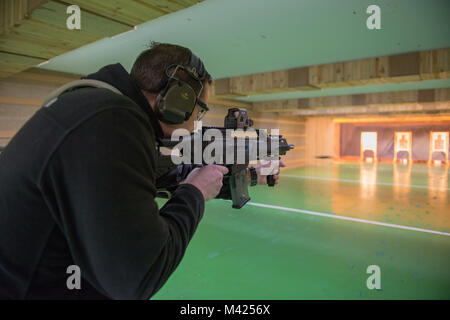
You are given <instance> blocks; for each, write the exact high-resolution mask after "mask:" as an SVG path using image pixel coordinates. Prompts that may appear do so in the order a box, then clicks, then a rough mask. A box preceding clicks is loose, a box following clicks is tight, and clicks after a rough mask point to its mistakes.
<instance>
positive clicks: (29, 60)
mask: <svg viewBox="0 0 450 320" xmlns="http://www.w3.org/2000/svg"><path fill="white" fill-rule="evenodd" d="M44 61H45V60H44V59H40V58H33V57H27V56H21V55H15V54H9V53H5V52H0V77H7V76H10V75H12V74H14V73H17V72H20V71H23V70H26V69H28V68H30V67H32V66H34V65H37V64H39V63H41V62H44Z"/></svg>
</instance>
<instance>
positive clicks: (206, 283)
mask: <svg viewBox="0 0 450 320" xmlns="http://www.w3.org/2000/svg"><path fill="white" fill-rule="evenodd" d="M282 175H283V176H282V178H281V183H280V185H279V186H277V187H275V188H273V189H272V188H268V187H263V186H258V187H254V188H251V197H252V199H251V202H252V203H258V204H266V205H275V206H281V207H286V208H293V209H301V210H308V211H312V214H306V213H302V212H292V211H287V210H283V209H280V208H277V209H274V208H267V207H257V206H252V205H246V206H245V207H244V208H243V209H241V210H235V209H232V208H231V204H230V203H229V202H226V201H221V200H213V201H210V202H208V203H207V205H206V210H205V216H204V218H203V220H202V221H201V223H200V226H199V228H198V230H197V232H196V234H195V236H194V238H193V239H192V241H191V243H190V245H189V247H188V250H187V252H186V255H185V257H184V259H183V261H182V262H181V264H180V266H179V267H178V269H177V270H176V271H175V272H174V274H173V275H172V277H171V278H170V279H169V281H168V282H167V283H166V284H165V285H164V287H163V288H162V289H161V290H160V291H159V292H158V293H157V294H156V295H155V296H154V297H153V299H450V274H449V272H450V236H449V234H448V233H449V232H450V219H449V216H450V183H449V172H448V169H447V168H444V167H428V166H426V165H413V166H412V167H408V166H402V165H398V166H396V167H394V166H393V165H392V164H378V165H376V166H375V165H371V164H363V165H360V164H356V163H353V164H348V163H347V164H333V165H317V166H305V167H302V168H298V169H293V170H286V171H283V174H282ZM160 203H161V204H162V203H163V201H161V202H160ZM316 213H318V214H321V213H326V214H333V215H337V216H345V217H353V218H358V219H364V220H367V221H369V222H370V221H375V222H377V221H378V222H384V223H389V224H390V225H394V227H388V226H380V225H374V224H371V223H362V222H356V221H347V220H340V219H334V218H332V217H327V216H318V215H317V214H316ZM397 226H400V227H401V226H410V227H415V228H420V229H424V230H423V231H412V230H403V229H399V227H397ZM427 230H432V231H440V232H443V233H445V234H433V233H429V232H426V231H427ZM369 265H378V266H379V267H380V269H381V286H382V288H381V290H369V289H368V288H367V286H366V280H367V278H368V277H369V276H370V275H369V274H367V273H366V269H367V267H368V266H369Z"/></svg>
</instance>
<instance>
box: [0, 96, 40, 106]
mask: <svg viewBox="0 0 450 320" xmlns="http://www.w3.org/2000/svg"><path fill="white" fill-rule="evenodd" d="M43 102H44V99H36V98H22V97H7V96H0V104H16V105H21V106H31V107H39V106H41V105H42V103H43Z"/></svg>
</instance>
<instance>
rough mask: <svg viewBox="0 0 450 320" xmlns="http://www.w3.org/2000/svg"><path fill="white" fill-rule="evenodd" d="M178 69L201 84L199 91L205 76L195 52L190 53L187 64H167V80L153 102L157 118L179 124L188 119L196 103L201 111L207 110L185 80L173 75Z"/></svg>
mask: <svg viewBox="0 0 450 320" xmlns="http://www.w3.org/2000/svg"><path fill="white" fill-rule="evenodd" d="M171 69H173V72H171V73H169V72H170V70H171ZM180 69H181V70H184V71H185V72H186V73H187V74H189V75H190V76H191V77H192V78H193V79H194V80H196V81H198V83H199V84H200V86H201V90H200V93H201V92H202V90H203V83H202V82H203V79H204V77H205V67H204V65H203V63H202V61H201V60H200V58H199V57H197V56H196V55H195V54H193V53H191V59H190V61H189V65H187V66H182V65H176V64H172V65H170V66H168V67H167V68H166V70H165V72H166V76H167V77H168V78H169V80H168V81H167V85H166V86H165V88H164V89H163V91H162V92H161V93H160V94H159V95H158V98H157V99H156V104H155V109H156V110H157V112H158V117H159V120H161V121H162V122H164V123H167V124H181V123H183V122H184V121H186V120H188V119H189V118H190V117H191V115H192V112H193V111H194V108H195V106H196V105H197V104H198V105H199V106H200V107H201V108H202V109H203V111H207V110H208V108H207V106H206V104H205V103H203V102H202V101H201V100H200V99H198V96H197V95H196V94H195V90H194V89H193V88H192V87H191V86H190V85H189V84H188V83H187V82H185V81H183V80H180V79H178V78H176V77H175V74H176V73H177V71H178V70H180ZM200 93H199V95H200Z"/></svg>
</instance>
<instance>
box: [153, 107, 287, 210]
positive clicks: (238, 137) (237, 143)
mask: <svg viewBox="0 0 450 320" xmlns="http://www.w3.org/2000/svg"><path fill="white" fill-rule="evenodd" d="M252 126H253V120H252V119H250V118H249V117H248V115H247V110H246V109H243V108H231V109H229V110H228V114H227V115H226V116H225V121H224V126H223V127H201V130H198V131H197V132H194V133H193V134H191V135H189V136H187V137H186V136H183V137H181V136H180V137H175V138H172V139H162V141H161V145H160V146H163V147H166V148H170V149H172V150H174V149H175V150H177V151H178V152H179V154H178V158H177V156H174V155H173V154H174V153H173V151H172V156H162V157H164V158H165V160H164V161H168V158H170V159H171V161H172V162H174V160H176V164H180V163H184V164H198V165H201V164H203V165H204V164H213V163H214V164H219V165H224V166H226V167H227V168H228V173H227V174H226V175H225V176H224V186H227V185H228V186H229V189H230V190H229V191H230V195H231V200H232V202H233V208H236V209H240V208H242V207H243V206H244V205H245V204H246V203H247V202H248V201H249V200H250V197H249V193H248V186H249V181H248V179H247V170H246V169H247V167H248V166H249V163H250V162H255V161H257V160H279V159H280V156H282V155H285V154H286V152H287V151H289V150H291V149H293V148H294V145H292V144H288V143H287V141H286V138H283V137H282V136H281V135H268V134H267V131H266V130H264V129H253V128H251V127H252ZM192 150H193V151H192ZM205 153H207V154H206V155H205ZM267 184H268V185H269V186H271V187H273V186H274V185H275V181H274V178H273V175H267Z"/></svg>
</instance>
